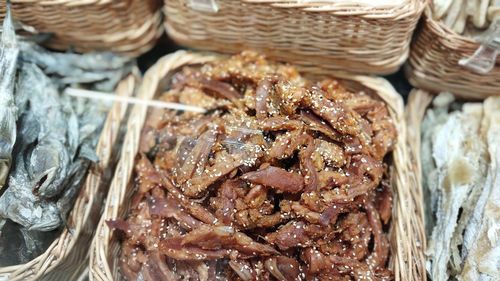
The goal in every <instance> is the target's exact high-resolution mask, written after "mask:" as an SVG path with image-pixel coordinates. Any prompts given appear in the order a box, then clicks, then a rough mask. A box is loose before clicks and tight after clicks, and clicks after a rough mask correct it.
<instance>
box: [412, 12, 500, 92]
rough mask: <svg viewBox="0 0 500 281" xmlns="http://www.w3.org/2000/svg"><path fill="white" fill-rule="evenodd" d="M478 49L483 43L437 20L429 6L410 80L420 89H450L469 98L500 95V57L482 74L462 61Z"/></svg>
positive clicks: (415, 43) (414, 47)
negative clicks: (434, 18) (462, 34)
mask: <svg viewBox="0 0 500 281" xmlns="http://www.w3.org/2000/svg"><path fill="white" fill-rule="evenodd" d="M478 48H479V43H477V42H476V41H474V40H473V39H471V38H467V37H464V36H461V35H459V34H457V33H456V32H454V31H453V30H451V29H450V28H449V27H447V26H446V25H445V24H444V23H442V22H440V21H436V20H433V19H432V17H431V11H430V9H426V12H425V16H424V18H423V20H422V26H421V27H420V28H419V30H418V31H417V32H416V36H415V39H414V41H413V43H412V47H411V53H410V59H409V63H408V64H407V66H406V74H407V77H408V80H409V81H410V83H411V84H412V85H413V86H415V87H417V88H420V89H425V90H428V91H431V92H437V93H439V92H442V91H450V92H453V93H454V94H456V95H457V96H460V97H464V98H469V99H483V98H486V97H487V96H489V95H500V56H499V57H497V60H496V66H495V67H494V68H493V70H492V71H491V72H489V73H488V74H478V73H475V72H473V71H471V70H469V69H467V68H465V67H463V66H461V65H459V64H458V62H459V60H461V59H463V58H468V57H470V56H472V55H473V54H474V52H475V51H476V50H477V49H478Z"/></svg>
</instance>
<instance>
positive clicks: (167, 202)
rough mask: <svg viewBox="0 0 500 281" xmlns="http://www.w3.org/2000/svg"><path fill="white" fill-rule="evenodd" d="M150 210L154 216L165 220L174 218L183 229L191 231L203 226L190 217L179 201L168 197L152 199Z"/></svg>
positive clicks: (149, 200)
mask: <svg viewBox="0 0 500 281" xmlns="http://www.w3.org/2000/svg"><path fill="white" fill-rule="evenodd" d="M148 204H149V210H150V213H151V214H152V215H157V216H161V217H163V218H174V219H176V220H177V221H178V222H179V223H180V224H181V225H182V227H184V228H186V229H188V230H191V229H196V228H198V227H200V226H201V225H203V223H202V222H200V221H199V220H197V219H195V218H193V217H192V216H191V215H189V214H188V213H187V212H186V211H185V210H184V208H182V207H181V204H180V202H179V200H177V199H175V198H174V197H173V196H171V195H168V196H167V198H166V199H165V198H158V197H150V198H149V199H148Z"/></svg>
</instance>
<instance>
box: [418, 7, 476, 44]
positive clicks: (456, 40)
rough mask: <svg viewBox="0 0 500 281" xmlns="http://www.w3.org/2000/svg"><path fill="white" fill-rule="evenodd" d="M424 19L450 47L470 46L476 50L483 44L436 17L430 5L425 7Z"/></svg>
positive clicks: (441, 40)
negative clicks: (456, 30)
mask: <svg viewBox="0 0 500 281" xmlns="http://www.w3.org/2000/svg"><path fill="white" fill-rule="evenodd" d="M423 19H424V21H425V24H426V25H427V26H428V27H429V28H430V29H431V30H432V32H433V33H435V34H437V35H438V38H437V39H438V40H439V41H440V42H442V44H444V45H445V46H446V47H448V48H452V49H457V50H458V49H460V48H469V49H473V50H474V51H475V50H476V49H477V48H479V46H480V44H481V43H480V42H478V41H477V40H474V39H473V38H470V37H467V36H464V35H462V34H459V33H457V32H455V31H454V30H453V29H451V28H450V27H449V26H447V25H446V24H445V23H444V22H443V21H441V20H436V19H434V18H433V15H432V7H431V6H430V5H429V6H427V7H426V8H425V10H424V15H423ZM457 45H458V46H457Z"/></svg>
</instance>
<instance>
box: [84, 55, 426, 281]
mask: <svg viewBox="0 0 500 281" xmlns="http://www.w3.org/2000/svg"><path fill="white" fill-rule="evenodd" d="M213 59H215V57H213V56H204V55H197V54H192V53H187V52H185V51H178V52H176V53H173V54H171V55H168V56H165V57H163V58H162V59H160V60H159V61H158V62H157V63H156V65H155V66H153V67H152V68H150V69H149V70H148V71H147V73H146V75H145V77H144V80H143V81H144V82H143V83H142V85H141V88H140V90H139V97H140V98H141V99H152V98H154V96H155V95H156V93H158V92H161V91H162V90H163V88H162V87H163V85H164V83H165V82H166V81H167V80H168V77H170V76H171V75H172V74H173V73H175V72H176V71H177V70H178V68H179V67H181V66H183V65H189V64H198V63H202V62H206V61H211V60H213ZM335 77H338V78H341V79H343V80H346V81H348V82H349V83H351V84H354V85H357V86H356V87H357V89H358V90H360V89H363V90H365V91H366V92H368V93H373V94H374V95H376V96H378V97H379V98H380V99H382V100H384V101H385V102H386V104H387V105H388V109H389V111H390V114H391V116H392V118H393V121H394V124H395V125H396V128H397V130H398V132H399V134H398V139H397V145H396V147H395V150H394V152H393V153H392V159H393V165H392V168H391V175H392V176H391V178H392V183H393V187H394V191H393V192H394V207H393V219H392V222H391V229H390V241H391V252H392V258H391V261H390V267H391V268H392V269H393V271H394V273H395V276H396V280H419V281H420V280H424V278H425V267H424V258H423V248H422V247H423V243H424V242H425V241H424V240H423V239H425V237H424V229H423V226H422V217H421V216H419V215H418V214H416V211H415V210H416V205H417V203H418V202H416V201H415V200H416V199H415V198H417V199H418V197H415V195H416V194H417V195H418V191H416V190H413V189H412V188H410V185H409V184H408V182H409V178H408V176H407V175H409V174H410V173H409V169H410V168H411V163H410V162H409V159H408V151H407V147H406V127H405V123H404V120H403V118H404V116H403V101H402V100H401V97H400V96H399V95H398V94H397V93H396V92H395V90H394V89H393V88H392V86H391V85H390V84H389V82H387V81H386V80H384V79H381V78H373V77H367V76H353V75H348V74H343V73H336V74H335ZM131 115H132V116H133V118H130V119H129V123H128V126H127V135H126V137H125V141H124V145H123V150H122V153H121V159H120V162H119V164H118V166H117V171H116V173H115V177H114V178H113V181H112V183H111V187H110V191H109V194H110V195H109V196H108V200H107V201H106V206H105V207H104V212H103V216H102V217H101V221H100V223H99V226H98V228H97V234H96V236H95V238H94V241H93V243H92V249H91V253H90V280H99V281H112V280H118V279H119V276H120V275H119V266H118V257H119V251H120V243H119V241H117V240H116V239H114V237H113V235H112V233H113V232H112V231H111V230H110V229H109V228H108V227H107V226H106V224H105V221H106V220H109V219H116V218H125V217H126V214H127V212H128V209H129V202H130V201H131V197H132V195H133V194H134V191H135V190H134V184H133V179H134V172H133V171H134V165H135V156H136V154H137V152H138V148H139V141H140V138H141V132H142V127H143V125H144V121H145V119H146V115H147V107H145V106H142V105H141V106H136V107H134V109H133V111H132V113H131Z"/></svg>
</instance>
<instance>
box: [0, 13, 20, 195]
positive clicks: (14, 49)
mask: <svg viewBox="0 0 500 281" xmlns="http://www.w3.org/2000/svg"><path fill="white" fill-rule="evenodd" d="M18 54H19V48H18V44H17V39H16V33H15V31H14V26H13V24H12V20H11V16H10V10H9V9H7V14H6V16H5V20H4V22H3V28H2V36H1V41H0V189H2V187H3V186H4V185H5V182H6V179H7V176H8V174H9V170H10V166H11V162H12V149H13V147H14V144H15V142H16V119H17V116H16V115H17V113H16V112H17V109H16V107H15V105H14V96H13V95H14V80H15V76H16V64H17V58H18Z"/></svg>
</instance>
